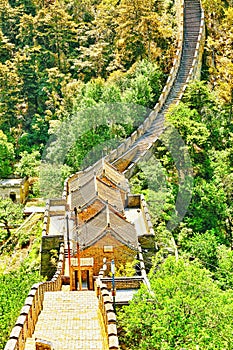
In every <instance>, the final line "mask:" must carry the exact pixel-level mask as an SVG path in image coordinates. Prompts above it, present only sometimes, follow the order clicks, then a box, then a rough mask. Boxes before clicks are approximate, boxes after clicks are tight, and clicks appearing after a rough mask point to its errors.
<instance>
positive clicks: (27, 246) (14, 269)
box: [0, 214, 43, 349]
mask: <svg viewBox="0 0 233 350" xmlns="http://www.w3.org/2000/svg"><path fill="white" fill-rule="evenodd" d="M42 224H43V223H42V220H41V215H38V214H36V215H35V218H34V219H33V220H30V221H29V222H28V223H27V225H25V226H24V228H22V229H21V230H20V231H18V232H17V234H16V233H15V232H12V234H11V240H8V241H7V242H6V243H8V244H6V243H5V249H2V248H3V246H1V253H2V254H1V256H0V320H1V322H0V340H1V341H0V349H4V345H5V343H6V341H7V340H8V339H9V334H10V331H11V329H12V327H13V326H14V324H15V322H16V319H17V317H18V316H19V312H20V309H21V308H22V306H23V305H24V302H25V299H26V297H27V294H28V292H29V290H30V289H31V287H32V285H33V284H34V283H37V282H39V281H41V280H42V277H41V276H40V274H39V267H40V254H39V252H40V244H41V230H42ZM22 247H23V248H24V250H22ZM13 251H14V254H13ZM9 253H11V254H12V255H10V254H9Z"/></svg>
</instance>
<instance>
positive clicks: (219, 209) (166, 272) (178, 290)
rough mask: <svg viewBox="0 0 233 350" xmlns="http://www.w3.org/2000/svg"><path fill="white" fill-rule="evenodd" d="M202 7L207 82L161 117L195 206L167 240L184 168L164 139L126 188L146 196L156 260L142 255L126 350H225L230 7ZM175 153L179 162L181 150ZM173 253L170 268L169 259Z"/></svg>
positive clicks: (231, 269)
mask: <svg viewBox="0 0 233 350" xmlns="http://www.w3.org/2000/svg"><path fill="white" fill-rule="evenodd" d="M202 3H203V6H204V7H205V11H206V24H207V42H206V51H205V53H204V62H203V69H202V77H203V78H204V79H205V80H203V81H201V82H197V81H196V82H193V83H192V84H190V86H189V87H188V90H187V91H186V93H185V96H184V98H183V101H182V103H180V104H179V106H177V107H174V108H172V109H171V110H170V111H169V113H168V114H167V115H166V120H167V125H169V124H170V123H171V124H172V125H173V128H174V127H175V129H176V130H178V132H179V134H180V135H181V137H182V139H183V141H184V143H185V145H186V148H187V149H188V153H189V157H190V159H191V162H192V168H193V175H192V177H193V187H192V186H191V187H192V188H189V189H187V190H188V191H191V192H192V197H191V201H190V204H189V206H187V208H186V212H185V216H184V218H183V220H182V222H180V223H177V226H176V227H175V228H174V230H173V231H172V232H171V231H170V230H168V223H169V221H170V220H171V217H172V215H173V213H174V208H175V206H176V210H178V211H179V205H180V207H181V209H182V204H183V203H178V204H179V205H178V206H177V203H176V198H177V194H178V192H179V190H180V188H179V180H180V177H181V178H182V166H181V167H180V168H179V171H178V170H177V167H176V165H177V164H176V163H175V161H174V158H173V156H172V154H171V152H169V150H168V148H167V147H166V138H165V137H162V138H161V140H160V141H158V142H157V144H156V147H155V150H154V158H152V159H151V160H150V162H147V163H142V164H141V166H140V168H139V172H138V173H137V175H136V176H135V177H134V178H133V179H132V181H131V186H132V190H133V191H134V192H140V191H142V192H143V193H144V195H145V196H146V199H147V202H148V203H149V205H150V212H151V216H152V220H153V223H154V225H155V232H156V239H157V243H158V248H159V251H158V252H157V253H156V254H155V256H156V258H155V259H154V258H151V257H150V259H149V255H147V256H146V259H147V261H146V262H147V267H148V269H149V268H151V266H152V265H153V268H152V269H151V273H150V280H151V287H152V293H148V291H147V290H145V288H142V290H141V291H140V292H139V293H138V295H137V296H136V297H135V299H134V300H133V302H132V303H131V304H130V306H129V307H126V308H125V309H124V310H123V312H122V313H121V314H120V315H119V319H120V326H121V328H120V329H121V339H122V348H125V349H131V348H134V349H174V348H188V349H196V347H198V348H203V349H227V348H231V334H232V331H231V328H230V327H229V325H231V324H232V315H231V312H230V310H231V308H232V305H233V303H232V302H233V300H232V276H233V263H232V261H233V252H232V247H233V242H232V233H233V225H232V223H233V220H232V193H233V191H232V190H233V189H232V176H233V175H232V169H233V163H232V162H233V159H232V154H233V150H232V145H233V143H232V135H233V123H232V50H231V49H230V47H232V35H231V32H232V19H233V17H232V14H233V8H232V2H230V1H229V2H228V1H221V0H217V1H208V0H206V1H204V0H203V1H202ZM170 136H172V133H171V134H170ZM175 146H176V151H178V152H179V151H180V153H183V149H182V147H183V144H180V145H178V144H177V145H175ZM180 159H181V158H180ZM174 253H175V254H176V260H175V258H173V257H169V254H174ZM145 314H146V315H148V317H146V318H145V317H144V315H145Z"/></svg>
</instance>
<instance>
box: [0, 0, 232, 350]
mask: <svg viewBox="0 0 233 350" xmlns="http://www.w3.org/2000/svg"><path fill="white" fill-rule="evenodd" d="M201 3H202V6H203V8H204V11H205V25H206V42H205V50H204V55H203V62H202V70H201V80H200V81H193V82H192V83H191V84H189V86H188V88H187V90H186V92H185V95H184V97H183V99H182V102H181V103H180V104H179V105H178V106H176V107H174V108H172V109H171V110H170V111H169V113H168V114H167V115H166V121H167V123H170V124H172V125H173V126H174V128H175V129H176V130H177V131H178V132H179V134H180V135H181V137H182V139H183V141H184V143H185V145H186V146H187V148H188V152H189V156H190V159H191V162H192V167H193V190H192V198H191V202H190V204H189V207H188V209H187V212H186V214H185V216H184V218H183V220H182V222H180V223H179V224H178V225H177V226H176V227H175V228H174V230H173V231H170V230H168V228H167V223H168V222H169V220H170V219H171V216H172V213H173V210H174V206H175V202H176V196H177V192H178V179H177V171H176V167H175V164H174V161H173V159H172V156H171V154H170V153H169V151H168V150H167V149H166V147H165V146H164V144H163V143H162V142H161V141H157V143H156V145H155V147H154V155H153V157H152V159H151V160H150V161H148V162H146V163H141V164H139V169H138V172H137V174H136V175H135V176H134V177H133V178H131V180H130V185H131V191H132V192H133V193H143V194H144V196H145V198H146V201H147V203H148V206H149V208H150V214H151V217H152V221H153V225H154V230H155V234H156V236H155V239H156V251H155V250H154V249H150V247H148V250H147V252H146V253H145V262H146V266H147V269H148V271H149V279H150V282H151V288H152V293H148V291H147V290H146V289H144V288H142V289H141V290H140V291H139V293H138V294H137V295H136V296H135V298H134V300H133V301H132V303H130V305H129V306H127V307H123V309H122V310H121V311H119V312H118V315H117V317H118V326H119V336H120V342H121V348H122V349H125V350H130V349H135V350H143V349H144V350H146V349H150V350H152V349H158V350H159V349H162V350H168V349H171V350H172V349H175V348H177V349H194V350H197V349H199V350H202V349H203V350H208V349H209V350H211V349H219V350H223V349H232V348H233V346H232V340H231V339H232V335H233V331H232V324H233V316H232V308H233V205H232V192H233V191H232V190H233V185H232V183H233V181H232V180H233V172H232V169H233V120H232V115H233V2H232V1H231V0H202V2H201ZM176 10H177V9H176V2H175V1H172V0H164V1H161V0H130V1H129V0H102V1H101V0H79V1H78V0H71V1H68V0H0V178H7V177H11V176H22V177H23V176H28V177H29V178H37V177H38V175H39V165H40V162H41V160H42V159H43V157H44V152H45V150H46V146H47V145H48V143H49V142H50V140H51V138H53V136H55V135H56V132H57V130H59V128H60V126H61V125H63V126H64V125H69V123H71V122H72V120H73V119H72V118H73V116H78V117H77V125H78V127H80V130H81V131H80V132H79V133H78V137H77V139H76V140H75V143H74V144H72V145H71V146H70V148H69V150H68V152H66V154H65V156H64V159H63V161H64V162H63V166H62V174H63V178H62V179H61V184H62V182H63V181H64V179H65V178H66V177H67V176H68V175H69V174H71V173H73V172H76V171H78V170H80V169H81V168H82V165H83V160H84V159H85V157H87V155H88V154H89V153H90V151H91V150H92V149H93V148H95V147H97V146H98V145H102V144H104V145H106V144H107V145H111V144H112V145H113V146H114V145H116V144H117V143H119V142H120V141H122V140H124V139H125V138H126V137H127V136H128V135H130V134H131V133H132V132H133V131H134V130H135V129H136V128H137V126H138V125H139V124H140V123H141V122H142V120H143V119H144V118H145V114H146V113H147V111H149V110H150V109H152V108H153V106H154V105H155V104H156V102H157V100H158V98H159V95H160V92H161V91H162V89H163V86H164V84H165V82H166V78H167V76H168V74H169V71H170V69H171V67H172V61H173V58H174V55H175V51H176V47H177V38H178V24H177V16H176ZM106 105H107V106H110V107H111V106H114V105H115V106H118V105H121V106H142V107H143V113H142V114H140V115H138V114H135V113H134V112H135V110H133V113H132V108H129V109H130V111H129V109H125V108H123V107H121V108H122V113H123V115H122V116H120V117H119V116H118V118H116V119H114V118H112V115H113V113H112V107H111V108H110V107H108V108H106V110H105V106H106ZM103 110H104V111H105V113H102V111H103ZM136 110H137V111H141V109H140V108H136ZM93 111H94V113H93ZM96 111H97V112H98V111H101V113H95V112H96ZM103 114H104V117H103ZM135 115H136V117H135ZM67 130H69V129H67ZM66 134H67V132H66V130H65V131H64V134H63V137H64V140H66V138H65V137H66ZM109 147H110V146H109ZM58 151H59V150H58ZM108 151H109V148H108V147H106V149H105V150H104V151H103V150H102V151H101V152H102V153H100V154H103V152H104V153H105V154H106V153H107V152H108ZM58 153H59V152H58ZM33 183H34V185H33V187H32V189H31V193H30V196H31V197H38V196H39V195H40V188H39V185H38V183H37V182H33ZM6 220H7V221H6ZM22 221H23V217H22V208H20V207H19V206H18V207H17V208H16V207H13V204H12V203H11V202H10V201H6V200H0V223H1V227H0V254H1V255H0V257H1V258H2V259H3V261H4V259H6V256H10V255H11V254H12V253H13V251H14V249H15V247H16V246H17V247H18V249H22V248H25V247H27V246H30V247H31V246H33V247H35V248H34V249H33V250H32V255H29V257H28V260H26V261H25V262H24V263H22V264H21V266H19V264H17V265H16V266H15V268H13V270H11V271H8V270H6V271H4V269H5V265H4V264H3V265H2V263H1V265H0V267H1V268H0V296H1V297H0V339H1V341H0V343H1V344H0V349H3V348H4V344H5V342H6V340H7V337H8V335H9V332H10V329H11V327H12V326H13V325H14V322H15V319H16V317H17V315H18V312H19V310H20V308H21V306H22V305H23V302H24V299H25V296H26V295H27V292H28V290H29V289H30V287H31V285H32V284H33V283H34V282H36V281H38V280H39V279H40V277H39V275H38V270H39V263H38V260H36V256H37V259H38V254H39V248H38V247H39V244H40V238H39V236H40V229H41V227H40V225H41V224H40V221H38V223H37V224H36V226H35V229H34V230H33V231H31V236H30V235H28V234H27V232H19V233H16V230H15V227H17V226H18V225H19V224H20V223H22ZM9 223H10V225H9ZM3 226H6V227H8V226H11V227H12V228H11V229H10V230H6V229H4V228H3ZM6 242H10V244H9V245H7V244H6ZM34 244H35V245H34ZM175 253H176V256H174V254H175ZM35 261H36V262H35ZM2 266H4V268H2ZM22 276H28V278H27V279H24V278H23V277H22ZM19 281H22V284H20V282H19ZM7 285H8V286H12V289H13V290H14V292H15V293H16V294H14V297H13V299H10V300H8V294H7V290H8V288H6V286H7ZM19 285H20V286H19ZM145 315H147V317H146V318H145V317H144V316H145Z"/></svg>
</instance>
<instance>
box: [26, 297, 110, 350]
mask: <svg viewBox="0 0 233 350" xmlns="http://www.w3.org/2000/svg"><path fill="white" fill-rule="evenodd" d="M36 339H40V340H44V341H47V342H49V343H51V348H52V349H54V350H75V349H79V350H94V349H95V350H108V349H109V347H108V340H107V336H106V333H105V329H104V323H103V319H102V315H101V313H100V310H99V307H98V299H97V297H96V293H95V292H94V291H73V292H70V291H59V292H46V293H45V295H44V302H43V310H42V312H41V314H40V315H39V318H38V321H37V323H36V327H35V331H34V334H33V336H32V338H28V339H27V341H26V345H25V350H35V349H36V345H35V340H36ZM45 348H46V347H45Z"/></svg>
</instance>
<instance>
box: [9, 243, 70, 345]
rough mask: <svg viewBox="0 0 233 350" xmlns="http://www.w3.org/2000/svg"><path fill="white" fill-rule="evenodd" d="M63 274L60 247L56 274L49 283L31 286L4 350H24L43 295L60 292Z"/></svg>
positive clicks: (62, 247) (62, 250)
mask: <svg viewBox="0 0 233 350" xmlns="http://www.w3.org/2000/svg"><path fill="white" fill-rule="evenodd" d="M63 272H64V245H61V247H60V254H59V261H58V265H57V271H56V273H55V274H54V276H53V278H52V279H51V281H48V282H41V283H36V284H34V285H33V286H32V288H31V290H30V292H29V293H28V296H27V298H26V300H25V303H24V306H23V307H22V309H21V311H20V315H19V317H18V318H17V321H16V323H15V326H14V327H13V329H12V331H11V334H10V338H9V340H8V342H7V343H6V346H5V348H4V350H23V349H24V347H25V343H26V339H27V338H30V337H31V336H32V334H33V332H34V329H35V325H36V322H37V319H38V316H39V314H40V312H41V310H42V308H43V300H44V293H45V292H52V291H58V290H61V287H62V275H63Z"/></svg>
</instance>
